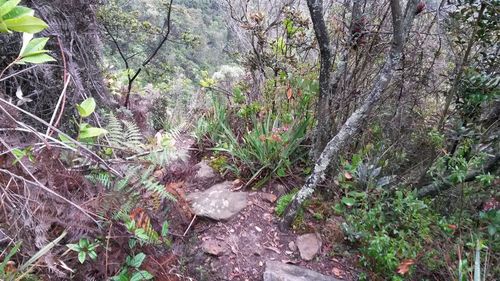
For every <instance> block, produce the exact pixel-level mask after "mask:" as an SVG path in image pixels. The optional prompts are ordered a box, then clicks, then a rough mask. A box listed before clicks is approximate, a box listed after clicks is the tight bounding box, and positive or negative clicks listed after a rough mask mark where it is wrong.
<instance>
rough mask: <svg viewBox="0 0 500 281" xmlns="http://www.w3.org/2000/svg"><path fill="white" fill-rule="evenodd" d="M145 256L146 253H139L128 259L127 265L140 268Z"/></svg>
mask: <svg viewBox="0 0 500 281" xmlns="http://www.w3.org/2000/svg"><path fill="white" fill-rule="evenodd" d="M145 258H146V255H145V254H144V253H138V254H137V255H135V256H134V257H133V258H131V259H130V260H128V261H127V265H128V266H130V267H135V268H139V267H140V266H141V264H142V262H143V261H144V259H145Z"/></svg>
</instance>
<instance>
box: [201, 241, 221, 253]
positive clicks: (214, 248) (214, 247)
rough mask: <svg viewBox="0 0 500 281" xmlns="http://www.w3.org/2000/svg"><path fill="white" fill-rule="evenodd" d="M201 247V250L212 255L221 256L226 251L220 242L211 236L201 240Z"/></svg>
mask: <svg viewBox="0 0 500 281" xmlns="http://www.w3.org/2000/svg"><path fill="white" fill-rule="evenodd" d="M201 249H202V250H203V252H205V253H207V254H210V255H214V256H222V255H223V254H224V252H225V251H226V249H225V247H224V244H223V243H222V242H220V241H217V240H215V239H212V238H209V239H207V240H205V241H203V243H201Z"/></svg>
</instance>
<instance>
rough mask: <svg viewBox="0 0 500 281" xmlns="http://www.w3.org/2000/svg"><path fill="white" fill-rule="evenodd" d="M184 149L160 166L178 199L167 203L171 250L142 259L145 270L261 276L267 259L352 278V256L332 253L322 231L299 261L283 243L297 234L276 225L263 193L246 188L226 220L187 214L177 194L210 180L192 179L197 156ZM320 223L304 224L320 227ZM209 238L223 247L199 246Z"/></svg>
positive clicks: (175, 276) (175, 275) (176, 275)
mask: <svg viewBox="0 0 500 281" xmlns="http://www.w3.org/2000/svg"><path fill="white" fill-rule="evenodd" d="M192 143H193V142H192V141H191V140H188V139H186V140H184V141H182V142H181V143H180V144H179V146H180V147H179V149H181V148H184V149H185V148H186V147H190V146H191V145H192ZM190 154H191V157H190V159H189V160H188V161H186V162H178V163H174V164H173V165H171V166H169V167H168V168H167V169H166V170H165V171H163V181H164V182H165V184H166V187H167V189H168V190H169V191H170V192H173V193H174V194H175V195H176V197H177V198H178V202H177V203H168V205H167V209H168V211H167V217H168V220H169V222H170V233H171V234H172V248H171V249H172V252H170V253H161V254H157V255H155V257H152V258H151V260H149V261H148V263H147V267H149V268H150V269H152V270H154V271H156V272H158V271H161V272H164V274H163V275H161V274H160V276H158V275H157V280H160V281H161V280H166V281H167V280H169V281H170V280H199V281H203V280H207V281H215V280H231V281H233V280H234V281H240V280H241V281H246V280H249V281H250V280H252V281H253V280H262V276H263V272H264V270H265V263H266V261H269V260H275V261H282V262H285V263H290V264H295V265H299V266H303V267H306V268H309V269H311V270H314V271H318V272H320V273H323V274H325V275H330V276H333V277H336V278H339V279H341V280H356V278H355V276H356V275H357V270H356V269H355V268H354V267H352V266H350V264H352V259H350V258H342V257H339V256H332V255H331V254H330V253H331V252H332V249H334V248H335V247H336V245H335V244H337V243H336V242H331V241H328V238H325V235H322V236H323V237H322V239H323V246H322V250H321V252H320V253H319V254H318V255H317V256H316V257H315V258H314V259H313V260H312V261H309V262H307V261H303V260H302V259H301V258H300V256H299V253H298V251H291V250H290V249H289V246H288V245H289V242H290V241H295V240H296V238H297V236H298V235H299V234H297V233H295V232H293V231H287V232H281V231H280V230H279V229H278V218H277V217H276V215H275V214H274V203H271V202H270V201H269V200H266V199H265V198H264V197H266V194H265V193H263V192H256V191H249V197H248V198H249V204H248V206H247V207H246V208H245V209H244V210H243V211H241V212H240V213H239V214H238V215H236V216H234V217H233V218H231V219H230V220H229V221H226V222H217V221H213V220H209V219H205V218H199V217H194V218H193V216H192V214H191V213H190V210H189V206H187V202H186V201H185V200H184V199H183V197H184V194H186V193H190V192H193V191H195V190H205V189H207V188H209V187H210V186H211V184H213V182H210V183H201V184H200V183H199V182H198V183H197V182H193V181H192V176H193V175H194V174H195V173H196V171H195V169H194V168H193V166H194V165H195V164H196V163H197V162H198V161H199V160H200V157H196V155H195V153H193V152H192V151H191V153H190ZM220 180H222V179H220ZM272 192H273V191H272ZM274 192H275V191H274ZM191 223H192V224H191ZM322 223H323V224H324V222H322ZM190 224H191V226H189V225H190ZM320 224H321V223H316V225H310V226H312V229H321V225H320ZM320 232H321V231H320ZM184 233H185V235H184ZM209 239H210V240H213V241H216V242H217V244H218V245H220V246H221V247H222V248H223V253H222V254H220V255H218V256H214V255H210V254H207V253H205V252H204V251H203V250H202V248H201V244H202V243H203V241H205V240H209ZM348 259H349V260H348ZM162 276H164V277H162ZM181 276H184V277H181ZM185 276H189V277H185Z"/></svg>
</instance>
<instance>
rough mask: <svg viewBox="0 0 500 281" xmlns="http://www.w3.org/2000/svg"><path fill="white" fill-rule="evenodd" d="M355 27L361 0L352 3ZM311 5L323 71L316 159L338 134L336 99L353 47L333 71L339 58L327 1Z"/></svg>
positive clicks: (313, 1) (314, 0)
mask: <svg viewBox="0 0 500 281" xmlns="http://www.w3.org/2000/svg"><path fill="white" fill-rule="evenodd" d="M352 5H353V6H352V18H351V28H352V26H353V22H356V21H358V20H359V19H360V18H361V0H354V1H353V4H352ZM307 6H308V8H309V13H310V15H311V20H312V22H313V28H314V33H315V36H316V40H317V41H318V46H319V51H320V72H319V86H320V89H319V96H318V101H317V103H316V118H317V120H321V122H319V123H318V124H317V125H316V129H315V132H314V142H313V148H312V153H311V154H312V156H313V159H315V160H317V159H318V158H319V156H320V154H321V152H322V151H323V149H324V148H325V146H326V145H327V143H328V141H329V140H331V138H332V137H333V134H334V131H333V129H334V123H335V116H334V114H333V112H332V108H333V106H334V100H335V97H336V96H337V89H338V84H339V81H340V79H341V78H342V75H343V74H344V73H345V70H346V67H347V60H348V54H349V48H346V49H345V50H344V51H343V52H342V54H341V55H340V60H339V62H338V67H337V69H336V70H335V72H334V73H332V72H331V71H332V66H333V62H334V59H335V57H334V56H333V54H332V46H331V43H330V41H331V40H330V38H329V36H328V29H327V27H326V23H325V20H324V17H323V14H324V12H323V1H322V0H308V1H307Z"/></svg>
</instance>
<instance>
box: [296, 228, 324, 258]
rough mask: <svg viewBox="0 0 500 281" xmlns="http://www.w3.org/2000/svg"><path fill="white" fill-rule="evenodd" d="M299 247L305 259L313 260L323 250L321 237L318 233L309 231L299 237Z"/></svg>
mask: <svg viewBox="0 0 500 281" xmlns="http://www.w3.org/2000/svg"><path fill="white" fill-rule="evenodd" d="M296 244H297V248H299V253H300V257H301V258H302V259H303V260H306V261H310V260H312V259H313V258H314V257H315V256H316V255H317V254H318V253H319V251H320V250H321V239H320V237H319V235H318V234H316V233H308V234H304V235H301V236H299V237H297V242H296Z"/></svg>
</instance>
